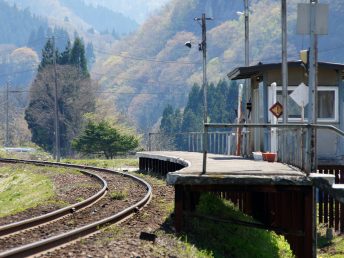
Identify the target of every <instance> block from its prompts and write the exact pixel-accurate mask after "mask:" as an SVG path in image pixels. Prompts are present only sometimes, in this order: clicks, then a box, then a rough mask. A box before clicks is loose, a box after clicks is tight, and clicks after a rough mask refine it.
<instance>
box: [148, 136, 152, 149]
mask: <svg viewBox="0 0 344 258" xmlns="http://www.w3.org/2000/svg"><path fill="white" fill-rule="evenodd" d="M151 137H152V133H148V151H151V150H152V142H151Z"/></svg>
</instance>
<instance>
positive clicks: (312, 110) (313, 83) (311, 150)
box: [306, 0, 318, 257]
mask: <svg viewBox="0 0 344 258" xmlns="http://www.w3.org/2000/svg"><path fill="white" fill-rule="evenodd" d="M317 3H318V0H310V51H309V74H308V86H309V103H308V123H310V124H316V123H317V115H318V114H317V107H316V106H317V105H316V104H317V84H318V82H317V51H318V49H317V48H318V39H317V35H316V32H315V30H316V27H315V25H316V6H317ZM316 132H317V130H316V128H311V127H309V129H308V140H307V151H308V153H307V154H308V155H307V156H308V159H307V161H308V162H309V165H308V164H307V167H308V168H309V169H307V170H306V172H307V173H312V172H316V170H317V153H316ZM313 191H314V192H315V190H314V188H313ZM312 202H313V203H312V205H313V214H312V215H313V216H312V220H313V221H312V222H313V223H312V224H313V232H312V239H313V250H312V255H313V257H316V251H317V249H316V246H317V235H316V220H317V217H316V200H315V195H314V196H313V200H312Z"/></svg>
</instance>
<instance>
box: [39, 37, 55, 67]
mask: <svg viewBox="0 0 344 258" xmlns="http://www.w3.org/2000/svg"><path fill="white" fill-rule="evenodd" d="M54 54H55V58H56V57H57V55H58V52H57V51H55V53H54V46H53V42H52V40H51V39H50V38H49V39H48V41H47V43H46V44H45V46H44V48H43V50H42V60H41V63H40V64H39V67H38V70H39V71H41V70H42V69H43V68H44V67H46V66H47V65H51V64H53V63H54Z"/></svg>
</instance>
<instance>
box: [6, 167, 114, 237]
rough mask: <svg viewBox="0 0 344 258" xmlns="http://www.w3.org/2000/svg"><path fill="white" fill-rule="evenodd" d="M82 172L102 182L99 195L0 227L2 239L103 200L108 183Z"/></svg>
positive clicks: (96, 176)
mask: <svg viewBox="0 0 344 258" xmlns="http://www.w3.org/2000/svg"><path fill="white" fill-rule="evenodd" d="M1 161H3V160H1ZM11 163H12V162H11ZM80 172H81V173H83V174H86V175H88V176H90V177H94V178H96V179H97V180H98V181H100V182H101V183H102V186H103V187H102V189H101V190H100V191H98V192H97V193H95V194H94V195H92V196H90V197H89V198H87V199H86V200H83V201H81V202H78V203H75V204H72V205H69V206H67V207H64V208H61V209H58V210H55V211H52V212H49V213H47V214H44V215H40V216H37V217H34V218H29V219H25V220H21V221H18V222H14V223H11V224H6V225H2V226H0V237H3V236H6V235H8V234H11V233H15V232H18V231H21V230H24V229H29V228H33V227H36V226H38V225H41V224H44V223H47V222H51V221H53V220H56V219H59V218H62V217H64V216H66V215H69V214H71V213H74V212H76V211H78V210H80V209H82V208H84V207H86V206H89V205H91V204H93V203H95V202H97V201H98V200H99V199H100V198H102V197H103V196H104V195H105V194H106V191H107V189H108V186H107V182H106V181H105V180H104V179H103V178H101V177H100V176H98V175H95V174H92V173H89V172H87V171H81V170H80Z"/></svg>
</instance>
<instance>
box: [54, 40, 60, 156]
mask: <svg viewBox="0 0 344 258" xmlns="http://www.w3.org/2000/svg"><path fill="white" fill-rule="evenodd" d="M52 41H53V42H52V44H53V65H54V81H55V83H54V86H55V87H54V91H55V94H54V103H55V105H54V118H55V156H56V161H57V162H60V128H59V111H58V96H57V72H56V50H55V37H54V36H53V37H52Z"/></svg>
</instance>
